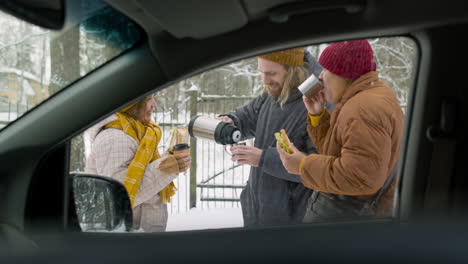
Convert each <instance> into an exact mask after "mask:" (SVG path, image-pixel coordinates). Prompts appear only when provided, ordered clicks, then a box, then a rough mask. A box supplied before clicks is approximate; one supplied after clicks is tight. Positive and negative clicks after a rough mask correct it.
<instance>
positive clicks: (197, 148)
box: [155, 91, 254, 213]
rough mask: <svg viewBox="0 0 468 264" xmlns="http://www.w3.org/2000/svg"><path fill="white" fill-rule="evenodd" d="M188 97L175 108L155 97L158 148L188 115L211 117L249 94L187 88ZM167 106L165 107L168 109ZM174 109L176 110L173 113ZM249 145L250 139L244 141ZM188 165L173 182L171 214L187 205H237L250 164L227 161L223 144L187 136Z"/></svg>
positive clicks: (200, 206) (164, 145)
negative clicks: (160, 137)
mask: <svg viewBox="0 0 468 264" xmlns="http://www.w3.org/2000/svg"><path fill="white" fill-rule="evenodd" d="M187 96H188V98H190V99H189V100H187V103H186V104H184V105H181V106H180V107H179V108H178V109H177V110H173V109H174V107H168V102H166V101H165V100H167V97H166V98H164V97H163V98H158V107H157V111H156V113H155V119H156V123H158V124H159V125H160V126H161V127H162V128H163V140H162V141H161V144H160V148H161V151H164V150H166V149H167V147H168V145H167V144H168V142H169V140H170V136H171V133H170V131H171V130H172V128H173V127H177V126H187V124H188V123H189V122H190V118H191V117H193V116H195V115H205V116H209V117H212V118H215V117H216V116H217V115H219V114H222V113H228V112H230V111H233V110H234V109H235V108H237V107H238V106H240V105H243V104H245V103H247V102H248V101H250V100H252V99H253V98H254V97H253V96H250V97H249V96H219V95H216V96H210V95H203V94H200V93H199V92H198V91H190V92H189V93H188V94H187ZM168 109H169V110H168ZM174 112H177V113H174ZM247 144H248V145H252V144H253V141H252V140H250V141H247ZM190 148H191V155H192V166H191V168H190V170H189V171H188V172H186V173H185V174H183V175H180V176H179V177H178V178H177V179H176V180H175V184H176V186H177V188H178V192H177V195H176V196H175V197H174V198H173V199H172V202H171V204H170V211H171V213H179V212H185V211H187V210H189V209H190V208H200V209H205V208H221V207H222V208H232V207H239V206H240V203H239V196H240V192H241V191H242V189H243V188H244V187H245V182H246V181H247V179H248V175H249V171H250V166H247V165H238V164H236V163H235V162H233V161H231V157H230V155H229V154H228V153H227V152H226V151H225V146H222V145H219V144H216V143H214V142H212V141H209V140H199V139H195V138H190Z"/></svg>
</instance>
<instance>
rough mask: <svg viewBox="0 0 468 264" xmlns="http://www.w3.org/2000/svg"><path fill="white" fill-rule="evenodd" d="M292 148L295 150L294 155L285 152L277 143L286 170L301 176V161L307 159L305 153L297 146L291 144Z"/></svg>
mask: <svg viewBox="0 0 468 264" xmlns="http://www.w3.org/2000/svg"><path fill="white" fill-rule="evenodd" d="M291 148H292V150H293V153H292V154H289V153H287V152H286V151H284V150H283V149H282V148H281V147H280V144H279V143H278V142H276V150H277V151H278V153H279V155H280V159H281V162H282V163H283V166H284V168H286V170H287V171H288V172H289V173H291V174H298V175H299V174H301V172H300V171H299V165H300V164H301V160H302V159H303V158H304V157H305V155H304V153H302V152H300V151H299V150H298V149H297V148H296V146H294V144H293V143H292V142H291Z"/></svg>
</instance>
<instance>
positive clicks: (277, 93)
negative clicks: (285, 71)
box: [265, 83, 283, 99]
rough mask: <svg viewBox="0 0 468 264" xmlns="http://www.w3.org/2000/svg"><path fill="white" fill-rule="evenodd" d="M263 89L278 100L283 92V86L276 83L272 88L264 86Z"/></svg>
mask: <svg viewBox="0 0 468 264" xmlns="http://www.w3.org/2000/svg"><path fill="white" fill-rule="evenodd" d="M265 89H266V90H267V92H268V94H269V95H270V96H272V97H274V98H276V99H277V98H278V97H279V96H280V95H281V91H282V90H283V86H282V85H279V84H278V83H274V84H273V86H271V85H265Z"/></svg>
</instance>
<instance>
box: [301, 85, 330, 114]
mask: <svg viewBox="0 0 468 264" xmlns="http://www.w3.org/2000/svg"><path fill="white" fill-rule="evenodd" d="M302 99H303V100H304V105H305V107H306V108H307V111H308V112H309V114H311V115H314V116H318V115H321V114H322V112H323V108H324V107H325V95H324V94H323V91H320V92H319V93H317V95H316V96H314V97H313V98H308V97H305V96H303V97H302Z"/></svg>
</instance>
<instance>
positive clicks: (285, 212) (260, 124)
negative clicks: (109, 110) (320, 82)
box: [218, 48, 320, 227]
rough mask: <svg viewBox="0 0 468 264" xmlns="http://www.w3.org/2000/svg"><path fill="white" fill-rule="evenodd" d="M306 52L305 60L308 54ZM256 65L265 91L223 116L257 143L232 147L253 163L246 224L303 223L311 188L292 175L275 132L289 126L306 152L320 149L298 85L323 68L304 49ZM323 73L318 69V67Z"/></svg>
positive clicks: (235, 155) (244, 197)
mask: <svg viewBox="0 0 468 264" xmlns="http://www.w3.org/2000/svg"><path fill="white" fill-rule="evenodd" d="M305 55H307V56H306V59H304V57H305ZM257 59H258V70H259V71H260V72H261V74H262V81H263V84H264V85H265V88H264V91H263V93H262V94H261V95H260V96H258V97H257V98H255V99H254V100H253V101H251V102H249V103H247V104H246V105H244V106H242V107H239V108H237V109H236V110H235V111H234V112H232V113H229V114H224V115H220V116H219V117H218V118H219V119H221V120H223V121H224V122H228V123H233V124H234V125H235V126H237V127H238V128H239V129H240V131H241V132H242V137H243V138H242V139H244V140H245V139H249V138H255V143H254V146H233V147H232V148H231V153H232V160H233V161H236V162H237V163H238V164H247V165H250V166H251V169H250V175H249V180H248V181H247V185H246V187H245V189H244V190H243V191H242V193H241V196H240V200H241V206H242V215H243V219H244V226H246V227H251V226H272V225H285V224H294V223H300V222H301V221H302V218H303V217H304V213H305V204H306V200H307V198H308V197H309V196H310V195H311V193H312V192H313V191H312V190H311V189H308V188H306V187H304V185H303V184H302V182H301V178H300V177H299V175H294V174H290V173H288V172H287V171H286V169H285V168H284V166H283V165H282V163H281V160H280V157H279V155H278V152H277V150H276V148H275V146H276V139H275V137H274V133H275V132H279V131H280V130H281V129H285V131H286V133H287V134H288V136H289V138H290V140H291V142H293V143H294V145H295V146H296V147H297V148H298V149H299V150H301V151H302V152H304V153H308V154H311V153H316V150H315V147H314V145H313V144H312V141H311V140H310V139H309V137H308V135H307V131H306V125H305V122H304V120H306V119H307V109H306V108H305V106H304V104H303V102H302V94H301V93H300V92H299V90H298V89H297V87H298V86H299V85H300V84H301V83H302V82H303V81H304V80H305V79H307V77H308V76H309V72H308V69H309V71H310V72H311V73H313V72H317V68H318V67H320V66H319V65H318V63H317V61H316V60H315V58H313V57H312V56H311V55H310V54H307V52H305V51H304V49H301V48H295V49H289V50H283V51H278V52H273V53H269V54H265V55H261V56H259V57H258V58H257ZM319 72H320V69H319Z"/></svg>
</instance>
